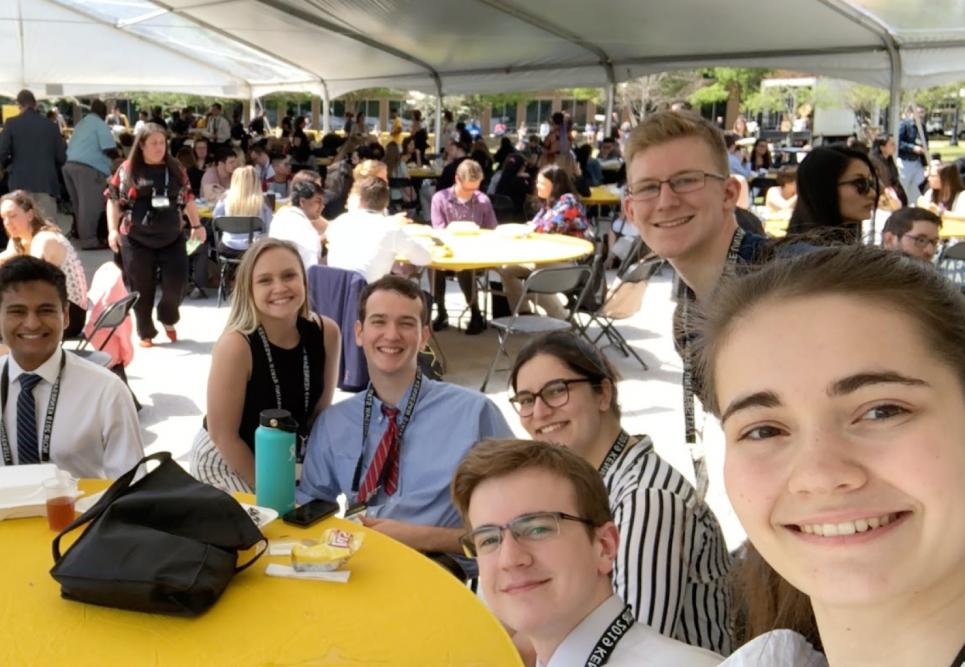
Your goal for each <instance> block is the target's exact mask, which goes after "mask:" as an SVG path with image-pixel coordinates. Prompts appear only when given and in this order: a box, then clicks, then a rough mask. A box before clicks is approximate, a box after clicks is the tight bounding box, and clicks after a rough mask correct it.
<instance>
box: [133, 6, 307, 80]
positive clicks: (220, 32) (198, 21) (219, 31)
mask: <svg viewBox="0 0 965 667" xmlns="http://www.w3.org/2000/svg"><path fill="white" fill-rule="evenodd" d="M151 1H152V2H153V3H154V4H155V5H157V6H158V7H161V8H162V9H166V10H167V11H169V12H170V13H172V14H176V15H178V16H183V17H184V18H186V19H187V20H189V21H191V22H192V23H194V24H196V25H198V26H200V27H202V28H204V29H205V30H210V31H211V32H213V33H216V34H218V35H221V36H222V37H224V38H225V39H229V40H231V41H232V42H236V43H238V44H241V45H242V46H245V47H247V48H249V49H253V50H254V51H257V52H259V53H261V54H263V55H268V54H265V52H264V49H262V48H261V47H260V46H258V45H257V44H252V43H251V42H248V41H246V40H244V39H241V38H240V37H238V36H236V35H233V34H231V33H230V32H228V31H227V30H223V29H221V28H219V27H218V26H216V25H213V24H211V23H208V22H207V21H202V20H201V19H198V18H195V17H194V16H191V15H190V14H188V13H186V10H187V9H191V8H193V7H200V6H207V5H209V4H220V3H219V2H214V3H206V4H205V5H193V6H192V7H186V8H182V9H177V8H175V7H172V6H170V5H168V4H166V3H164V2H161V1H160V0H151ZM268 57H270V58H272V59H273V60H277V61H278V62H280V63H284V64H285V65H288V66H289V67H294V68H295V69H297V70H299V71H302V72H305V73H306V74H309V75H311V76H313V77H315V78H316V79H318V83H320V84H322V86H323V87H324V86H325V79H323V78H322V77H320V76H318V75H317V74H315V73H314V72H309V71H308V70H306V69H305V68H304V67H303V66H302V65H299V64H298V63H295V62H292V61H290V60H286V59H284V58H281V57H279V56H277V55H275V54H271V55H270V56H268Z"/></svg>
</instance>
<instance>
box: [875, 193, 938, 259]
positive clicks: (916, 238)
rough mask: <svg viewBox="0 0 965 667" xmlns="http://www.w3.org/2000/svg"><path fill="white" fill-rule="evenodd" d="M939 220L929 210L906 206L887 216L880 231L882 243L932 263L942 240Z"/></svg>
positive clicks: (889, 248) (891, 248)
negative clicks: (939, 231)
mask: <svg viewBox="0 0 965 667" xmlns="http://www.w3.org/2000/svg"><path fill="white" fill-rule="evenodd" d="M941 226H942V219H941V218H940V217H939V216H937V215H935V214H934V213H932V212H931V211H929V210H928V209H924V208H918V207H917V206H906V207H905V208H901V209H898V210H897V211H895V212H894V213H892V214H891V216H890V217H889V218H888V221H887V222H886V223H885V228H884V229H883V230H882V232H881V245H882V246H883V247H884V248H886V249H888V250H898V251H899V252H903V253H905V254H906V255H908V256H909V257H914V258H915V259H920V260H922V261H923V262H931V261H932V258H933V257H934V256H935V251H936V250H937V249H938V244H939V243H941V237H940V236H939V233H938V230H939V229H941Z"/></svg>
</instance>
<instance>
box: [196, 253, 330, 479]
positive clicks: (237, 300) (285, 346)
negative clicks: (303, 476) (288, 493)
mask: <svg viewBox="0 0 965 667" xmlns="http://www.w3.org/2000/svg"><path fill="white" fill-rule="evenodd" d="M340 340H341V339H340V336H339V331H338V326H337V325H336V324H335V323H334V322H333V321H332V320H330V319H328V318H327V317H320V316H318V315H315V314H314V313H312V312H311V311H309V309H308V284H307V282H306V279H305V269H304V267H303V266H302V261H301V258H300V257H299V256H298V251H297V250H296V249H295V246H294V245H292V244H291V243H289V242H288V241H281V240H278V239H272V238H267V237H262V238H260V239H258V240H257V241H255V243H254V244H252V246H251V247H250V248H248V251H247V252H246V253H245V255H244V258H243V259H242V260H241V264H240V265H239V267H238V271H237V274H236V278H235V289H234V291H233V293H232V297H231V311H230V312H229V313H228V323H227V324H226V325H225V331H224V333H223V334H222V335H221V338H219V339H218V342H217V343H215V346H214V350H213V352H212V356H211V371H210V372H209V374H208V411H207V416H206V417H205V421H204V425H203V428H202V429H201V431H200V432H199V433H198V435H197V437H196V438H195V441H194V446H193V448H192V454H191V474H192V475H194V476H195V477H197V478H198V479H200V480H201V481H202V482H207V483H208V484H212V485H213V486H217V487H219V488H222V489H225V490H227V491H245V492H247V493H251V492H252V491H253V490H254V488H255V455H254V452H255V429H256V428H257V427H258V415H259V414H260V413H261V411H262V410H270V409H275V408H278V409H285V410H288V412H290V413H291V415H292V417H293V418H294V419H295V421H296V422H298V434H299V437H300V438H302V439H304V438H305V437H307V435H308V433H309V431H310V430H311V427H312V422H313V421H314V419H315V417H316V416H318V413H319V412H321V411H322V410H324V409H325V408H327V407H328V406H329V405H330V404H331V402H332V395H333V394H334V393H335V384H336V382H337V379H338V362H339V354H340V350H341V343H340Z"/></svg>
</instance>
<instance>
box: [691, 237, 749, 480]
mask: <svg viewBox="0 0 965 667" xmlns="http://www.w3.org/2000/svg"><path fill="white" fill-rule="evenodd" d="M743 240H744V230H743V229H741V228H740V227H738V228H737V231H736V232H734V238H733V239H731V242H730V248H728V250H727V259H726V260H725V261H724V270H723V271H722V272H721V276H720V277H721V280H723V279H724V278H728V277H731V276H733V275H734V274H735V273H736V271H737V260H738V258H739V257H740V248H741V243H742V242H743ZM691 294H692V292H691V290H690V288H689V287H685V288H684V290H683V291H682V294H681V304H682V312H681V319H682V320H683V322H682V326H683V345H682V349H681V352H682V353H683V373H682V380H683V389H684V396H683V399H684V440H685V442H686V443H687V446H688V449H690V459H691V461H692V463H693V465H694V481H696V482H697V484H696V486H697V496H698V497H699V498H703V497H704V496H705V495H706V494H707V486H708V484H709V480H708V479H707V467H706V465H705V463H704V456H703V454H698V453H697V451H696V445H697V426H696V423H695V416H694V411H695V405H694V401H695V398H694V363H693V358H692V357H693V350H692V345H693V340H692V339H693V331H692V330H691V326H692V322H691V317H692V316H691V312H690V309H691V305H692V304H691V302H692V301H693V298H692V296H691Z"/></svg>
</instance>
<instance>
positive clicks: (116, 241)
mask: <svg viewBox="0 0 965 667" xmlns="http://www.w3.org/2000/svg"><path fill="white" fill-rule="evenodd" d="M107 245H109V246H110V248H111V250H113V251H114V252H120V251H121V233H120V232H119V231H117V230H116V229H112V230H111V231H109V232H108V233H107Z"/></svg>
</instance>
